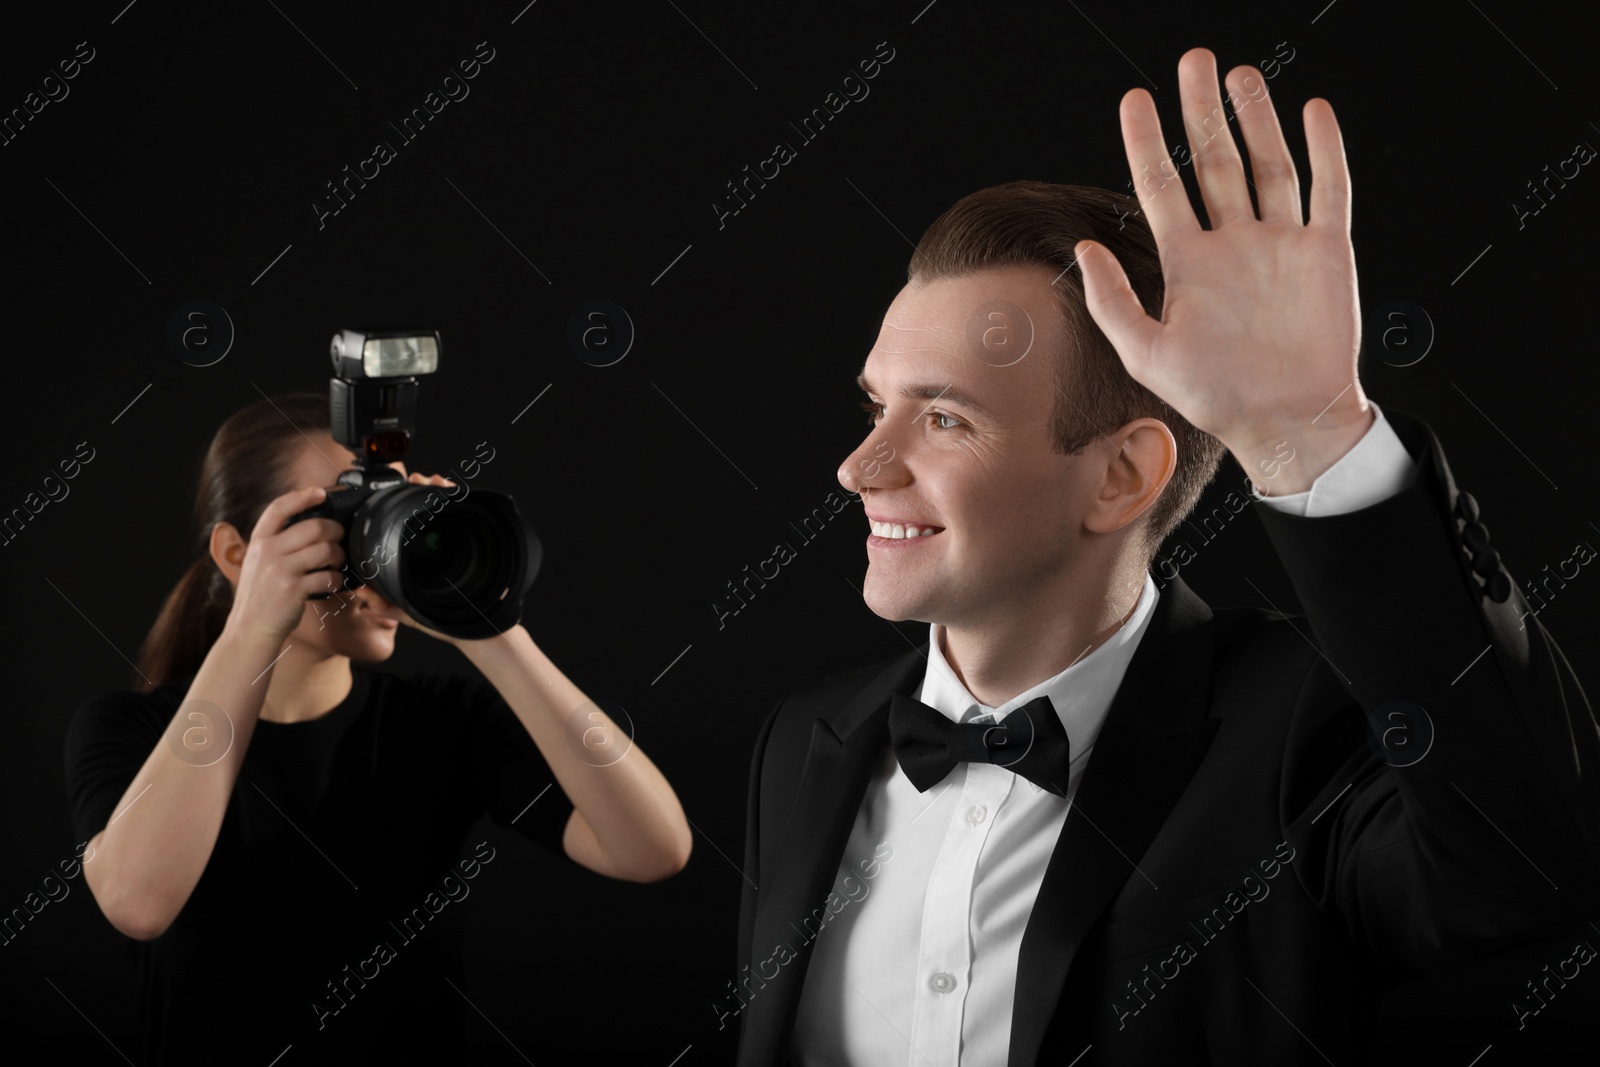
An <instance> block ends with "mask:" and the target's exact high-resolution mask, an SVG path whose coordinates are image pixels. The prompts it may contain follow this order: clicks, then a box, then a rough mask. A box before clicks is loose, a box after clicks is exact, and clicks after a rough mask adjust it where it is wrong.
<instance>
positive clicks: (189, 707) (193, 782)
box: [83, 487, 344, 941]
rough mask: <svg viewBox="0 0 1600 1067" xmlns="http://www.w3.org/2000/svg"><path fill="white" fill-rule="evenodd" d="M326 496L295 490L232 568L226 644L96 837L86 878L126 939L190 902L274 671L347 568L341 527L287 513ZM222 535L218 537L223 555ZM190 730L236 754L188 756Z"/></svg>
mask: <svg viewBox="0 0 1600 1067" xmlns="http://www.w3.org/2000/svg"><path fill="white" fill-rule="evenodd" d="M325 496H326V490H324V489H321V488H318V487H308V488H304V489H296V490H292V491H290V492H287V493H284V494H283V495H282V496H280V497H278V498H277V499H275V500H273V501H272V502H271V503H270V504H268V505H267V506H266V508H264V509H263V510H262V512H261V517H260V518H259V519H258V520H257V522H256V526H255V529H254V531H253V532H252V533H251V536H250V541H249V544H248V547H247V548H245V550H244V552H243V559H242V561H241V562H238V563H235V562H234V561H233V560H232V559H229V560H228V568H229V569H228V572H227V573H229V575H230V577H233V568H234V567H235V566H238V568H239V569H238V572H237V577H236V578H235V579H234V580H235V581H236V582H237V584H236V586H235V589H234V596H233V606H232V608H231V609H230V610H229V614H228V620H227V622H225V623H224V624H223V628H222V633H221V635H220V636H219V637H218V638H217V640H216V641H215V642H214V643H213V644H212V646H211V649H210V651H208V652H207V653H206V658H205V660H204V661H203V662H202V663H201V665H200V669H199V671H197V672H196V673H195V676H194V680H193V681H192V682H190V684H189V690H188V692H187V694H185V696H184V700H183V703H182V704H181V705H179V707H178V711H177V713H176V714H175V715H173V717H172V722H171V723H170V724H168V726H167V729H166V731H165V732H164V733H163V735H162V739H161V740H160V741H158V742H157V743H156V746H155V748H154V749H153V750H151V752H150V755H149V757H147V758H146V759H145V761H144V765H143V766H142V767H140V768H139V773H138V774H136V775H134V778H133V782H132V783H131V784H130V785H129V786H128V788H127V790H126V791H125V792H124V793H123V795H122V799H121V801H119V802H118V804H117V809H116V813H115V814H113V815H112V816H111V819H110V821H108V822H107V823H106V826H105V828H104V829H102V830H101V831H100V832H99V833H97V834H95V835H94V837H93V838H91V839H90V844H91V845H92V846H93V848H94V851H93V852H91V853H89V854H88V857H86V858H85V861H84V867H83V873H84V881H85V882H86V883H87V884H88V886H89V891H90V892H91V893H93V894H94V899H95V903H97V904H99V905H100V910H101V911H102V912H103V913H104V914H105V917H106V918H107V919H108V920H109V921H110V922H111V925H112V926H115V927H116V928H117V929H118V930H120V931H122V932H123V933H124V934H127V935H128V936H129V937H132V938H137V939H138V940H141V941H148V940H151V939H153V938H156V937H160V936H161V934H162V932H163V931H165V930H166V928H167V927H168V926H170V925H172V920H174V919H176V918H177V917H178V913H179V912H180V911H182V910H183V906H184V904H186V903H188V901H189V895H190V894H191V893H193V892H194V887H195V886H196V885H197V884H198V883H199V881H200V875H201V874H202V873H204V871H205V869H206V863H207V862H209V861H210V859H211V850H212V848H213V847H214V846H215V845H216V842H217V833H218V831H220V830H221V828H222V818H223V815H224V814H225V813H226V811H227V807H228V798H229V797H230V796H231V795H232V794H233V786H234V783H235V782H237V781H238V778H239V769H240V767H242V766H243V765H244V755H245V752H246V750H248V749H249V747H250V738H251V737H252V736H253V735H254V734H255V728H256V722H257V720H258V719H259V718H260V715H261V705H262V702H263V701H264V700H265V699H266V693H267V686H268V685H269V684H270V683H271V671H270V670H269V669H270V668H272V665H273V664H274V663H276V662H277V660H278V657H279V656H280V655H281V653H282V651H283V645H284V641H285V640H286V639H287V638H288V635H289V633H290V632H291V631H293V629H294V628H295V626H296V624H297V623H298V622H299V621H300V619H301V617H302V615H303V614H304V611H305V605H306V597H307V596H308V594H311V593H316V592H320V591H321V590H322V589H323V588H324V587H325V585H326V581H327V576H326V575H324V574H321V573H318V572H317V568H321V567H326V566H338V565H339V564H340V563H343V562H344V551H343V549H341V548H340V547H339V538H340V537H341V536H342V535H343V532H344V531H343V529H342V528H341V527H340V526H339V524H338V523H336V522H334V521H332V520H331V519H325V518H313V519H308V520H306V521H304V522H299V523H295V524H292V525H288V526H287V527H286V526H285V524H286V523H287V521H288V518H289V516H291V515H293V514H295V513H297V512H299V511H301V510H303V509H305V508H307V507H309V506H311V505H313V504H316V503H318V502H320V501H321V500H322V499H323V498H324V497H325ZM220 525H222V526H226V524H220ZM230 529H231V528H230ZM225 533H226V531H223V530H221V529H219V530H214V531H213V535H212V536H213V542H212V543H213V548H214V549H215V546H216V544H217V543H218V539H219V538H222V537H223V536H224V534H225ZM235 547H237V546H235ZM230 551H232V550H230ZM197 716H198V717H197ZM193 730H202V731H205V732H206V733H208V734H210V736H211V737H212V738H219V735H220V734H222V733H226V734H228V735H229V736H228V739H227V740H226V741H222V740H220V739H219V740H216V741H214V742H213V743H219V744H222V743H225V744H226V745H227V749H226V751H225V752H224V754H223V755H222V756H221V757H220V758H217V759H215V760H212V758H211V757H210V756H209V754H208V755H207V756H206V757H205V758H204V759H199V760H188V759H185V758H184V756H183V754H184V753H189V752H192V751H193V750H194V746H193V745H186V744H185V743H184V742H185V734H186V733H187V732H189V731H193ZM191 739H192V735H191ZM89 857H92V859H91V858H89Z"/></svg>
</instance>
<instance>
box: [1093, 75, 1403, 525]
mask: <svg viewBox="0 0 1600 1067" xmlns="http://www.w3.org/2000/svg"><path fill="white" fill-rule="evenodd" d="M1226 81H1227V86H1228V92H1229V101H1230V103H1231V104H1232V105H1233V107H1234V113H1235V115H1236V116H1237V118H1238V121H1239V125H1240V127H1241V128H1242V130H1243V132H1244V141H1245V147H1246V148H1247V149H1248V150H1249V152H1250V172H1251V176H1252V177H1253V179H1254V188H1255V191H1256V200H1257V202H1258V206H1257V207H1256V208H1252V206H1251V203H1250V183H1249V182H1248V181H1247V179H1246V177H1245V171H1244V165H1243V160H1242V159H1241V157H1240V154H1239V149H1238V147H1237V146H1236V145H1235V143H1234V140H1233V134H1232V133H1231V132H1230V131H1229V130H1228V116H1227V113H1226V112H1224V111H1223V109H1222V101H1221V97H1220V94H1219V92H1218V87H1217V77H1216V59H1215V57H1214V56H1213V55H1212V54H1211V52H1210V51H1208V50H1206V49H1204V48H1193V49H1190V50H1189V51H1188V52H1186V53H1184V55H1183V57H1182V58H1181V59H1180V60H1179V61H1178V84H1179V92H1180V96H1181V99H1182V109H1183V117H1184V123H1185V126H1186V128H1187V132H1188V134H1189V142H1190V148H1191V152H1192V154H1193V158H1194V168H1195V176H1196V180H1197V181H1198V182H1199V185H1200V192H1201V196H1202V198H1203V202H1204V204H1205V210H1206V215H1207V217H1208V219H1209V222H1210V226H1211V228H1210V229H1209V230H1206V229H1202V228H1201V226H1200V223H1199V221H1198V220H1197V219H1196V218H1195V214H1194V210H1193V209H1192V208H1191V207H1190V204H1189V198H1188V195H1187V192H1186V191H1185V189H1184V187H1183V184H1182V179H1181V178H1180V177H1179V175H1178V172H1177V169H1176V168H1175V167H1174V166H1173V164H1172V160H1171V158H1170V157H1169V156H1168V154H1167V150H1166V147H1165V142H1164V140H1163V137H1162V132H1161V122H1160V119H1159V118H1158V117H1157V115H1156V109H1155V102H1154V100H1152V99H1151V97H1150V94H1149V93H1147V92H1146V91H1145V90H1143V89H1132V90H1130V91H1129V92H1128V93H1127V94H1126V95H1125V96H1123V98H1122V106H1121V118H1122V140H1123V145H1124V147H1125V148H1126V150H1127V156H1128V166H1129V168H1130V170H1131V171H1132V173H1133V183H1134V188H1135V190H1136V192H1137V195H1138V198H1139V203H1140V205H1141V207H1142V208H1143V211H1144V214H1145V216H1146V218H1147V219H1148V220H1149V223H1150V229H1151V231H1152V233H1153V234H1154V236H1155V240H1156V247H1157V249H1158V250H1159V252H1160V256H1161V271H1162V277H1163V280H1164V283H1165V289H1166V296H1165V302H1164V306H1163V308H1162V315H1161V319H1160V320H1159V321H1158V320H1156V319H1154V318H1151V317H1150V316H1149V315H1148V314H1146V313H1145V311H1144V309H1143V308H1142V307H1141V306H1140V305H1139V302H1138V299H1137V298H1136V297H1135V296H1134V293H1133V290H1132V289H1131V288H1130V287H1129V285H1128V279H1127V275H1126V274H1125V273H1124V272H1123V269H1122V266H1121V264H1119V263H1118V262H1117V260H1116V257H1115V256H1113V255H1112V254H1111V253H1110V252H1109V251H1108V250H1107V249H1106V248H1105V247H1104V246H1102V245H1100V244H1098V243H1096V242H1094V241H1081V242H1079V244H1078V247H1077V255H1078V266H1079V268H1080V269H1081V270H1082V271H1083V280H1084V290H1085V294H1086V297H1087V303H1088V308H1089V313H1090V315H1091V316H1092V317H1093V318H1094V320H1095V322H1096V323H1097V324H1099V326H1100V328H1101V329H1102V330H1103V331H1104V332H1105V334H1106V336H1107V337H1108V338H1110V340H1111V343H1112V344H1113V345H1114V346H1115V347H1116V349H1117V352H1118V354H1119V355H1120V356H1121V357H1122V362H1123V366H1125V367H1126V368H1127V370H1128V373H1129V374H1130V375H1132V377H1133V378H1134V380H1136V381H1138V382H1139V383H1140V384H1142V385H1144V386H1145V387H1146V388H1148V389H1149V390H1150V391H1151V392H1153V393H1155V394H1156V395H1157V396H1159V397H1161V399H1163V400H1165V401H1166V402H1167V403H1168V404H1170V405H1171V406H1172V408H1173V409H1174V410H1176V411H1177V412H1178V413H1179V414H1181V415H1182V416H1183V417H1184V418H1186V419H1188V420H1189V421H1190V422H1191V423H1193V424H1194V425H1195V426H1197V427H1199V428H1200V429H1202V430H1205V431H1206V432H1207V433H1210V434H1211V435H1212V436H1214V437H1216V438H1217V439H1218V440H1220V441H1222V442H1223V444H1225V445H1227V447H1228V449H1229V450H1230V451H1231V452H1232V453H1233V454H1234V456H1235V457H1236V458H1237V459H1238V460H1239V463H1240V465H1241V466H1243V467H1244V468H1245V470H1246V471H1247V472H1253V471H1254V470H1255V469H1256V467H1255V463H1256V461H1257V460H1258V459H1261V458H1264V457H1270V456H1273V455H1278V456H1280V457H1281V455H1282V443H1283V442H1287V443H1288V446H1289V447H1290V448H1291V449H1292V450H1293V452H1292V454H1293V455H1295V457H1296V462H1295V463H1293V464H1291V465H1289V466H1288V467H1286V468H1285V469H1284V475H1285V477H1284V479H1283V480H1282V481H1274V483H1273V488H1272V491H1273V493H1274V494H1280V493H1292V492H1299V491H1301V490H1303V489H1307V488H1309V487H1310V485H1311V482H1312V481H1313V480H1314V479H1315V478H1316V476H1317V475H1319V474H1321V473H1322V472H1323V471H1325V470H1327V468H1328V467H1330V466H1332V465H1333V464H1334V462H1336V461H1337V460H1338V459H1339V457H1340V456H1342V455H1344V454H1345V452H1347V451H1349V449H1350V448H1351V447H1352V446H1353V445H1354V444H1355V442H1356V441H1358V440H1360V439H1361V437H1362V435H1363V434H1364V433H1365V432H1366V430H1367V427H1369V426H1370V425H1371V424H1372V421H1373V418H1374V415H1373V413H1372V409H1371V407H1370V406H1369V405H1368V404H1367V401H1366V396H1365V394H1364V393H1363V392H1362V390H1361V384H1360V382H1358V381H1357V380H1356V359H1357V356H1358V354H1359V351H1360V344H1361V323H1360V303H1359V298H1358V296H1357V292H1356V269H1355V253H1354V251H1353V249H1352V248H1351V244H1350V172H1349V168H1348V165H1347V164H1346V161H1345V155H1344V144H1343V141H1342V139H1341V138H1340V135H1339V124H1338V122H1337V121H1336V120H1335V119H1334V116H1333V107H1332V105H1330V104H1329V103H1328V102H1327V101H1326V100H1324V99H1321V98H1320V97H1319V98H1315V99H1312V100H1310V101H1308V102H1307V103H1306V105H1305V109H1304V121H1305V131H1306V144H1307V149H1308V154H1309V156H1310V160H1311V174H1312V180H1311V213H1310V219H1309V221H1305V222H1302V218H1303V214H1302V210H1301V206H1300V183H1299V176H1298V175H1297V174H1296V171H1295V166H1294V161H1293V159H1292V157H1291V156H1290V155H1289V149H1288V146H1287V145H1286V144H1285V143H1284V139H1283V131H1282V129H1281V128H1280V127H1279V125H1278V117H1277V114H1276V112H1275V111H1274V109H1273V106H1272V101H1271V100H1270V99H1269V98H1268V97H1267V92H1266V83H1265V82H1264V81H1263V80H1262V79H1261V77H1260V76H1259V74H1258V73H1257V72H1256V70H1255V68H1253V67H1243V66H1241V67H1235V68H1234V69H1233V70H1231V71H1229V72H1228V76H1227V79H1226Z"/></svg>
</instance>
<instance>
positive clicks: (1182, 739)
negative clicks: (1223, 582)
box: [1008, 579, 1217, 1067]
mask: <svg viewBox="0 0 1600 1067" xmlns="http://www.w3.org/2000/svg"><path fill="white" fill-rule="evenodd" d="M1210 620H1211V610H1210V609H1209V608H1208V607H1206V604H1205V602H1204V601H1203V600H1201V599H1200V598H1199V597H1198V596H1197V595H1195V593H1194V592H1193V591H1192V590H1191V589H1190V588H1189V587H1188V586H1187V585H1185V584H1184V583H1183V582H1182V580H1180V579H1174V580H1173V581H1172V582H1171V584H1170V585H1168V587H1167V588H1166V590H1165V591H1164V592H1163V595H1162V597H1161V599H1160V600H1159V601H1158V602H1157V604H1156V609H1155V612H1154V614H1153V615H1152V616H1151V619H1150V625H1149V628H1148V629H1147V630H1146V632H1145V634H1144V637H1143V638H1142V639H1141V640H1140V642H1139V648H1138V650H1137V651H1135V653H1134V655H1133V659H1132V660H1130V661H1129V663H1128V670H1127V673H1126V674H1125V675H1124V676H1123V680H1122V685H1121V686H1120V687H1119V688H1118V690H1117V695H1116V697H1115V698H1114V699H1113V700H1112V704H1111V710H1110V711H1109V712H1108V713H1107V715H1106V721H1105V724H1104V725H1103V726H1102V727H1101V729H1100V735H1099V737H1098V738H1097V739H1096V741H1095V746H1094V754H1093V755H1092V756H1090V757H1089V766H1088V768H1087V769H1086V770H1085V771H1084V774H1083V780H1082V782H1080V783H1079V786H1078V792H1077V794H1076V795H1075V796H1074V798H1073V803H1072V807H1071V808H1070V809H1069V811H1068V813H1067V821H1066V825H1065V826H1064V827H1063V828H1062V831H1061V836H1060V837H1059V838H1058V839H1057V841H1056V847H1055V850H1054V851H1053V852H1052V853H1051V856H1050V862H1049V865H1048V866H1047V867H1046V869H1045V875H1044V881H1043V883H1042V884H1041V885H1040V887H1039V896H1038V898H1037V899H1036V900H1035V902H1034V906H1033V911H1032V913H1031V914H1030V916H1029V918H1028V926H1027V929H1026V931H1025V932H1024V933H1023V937H1022V948H1021V951H1020V953H1019V955H1018V959H1017V990H1016V996H1015V998H1014V1001H1013V1009H1012V1017H1011V1046H1010V1054H1009V1057H1008V1060H1009V1063H1010V1064H1012V1065H1013V1067H1017V1065H1024V1064H1026V1065H1032V1064H1033V1063H1034V1062H1035V1060H1036V1058H1037V1056H1038V1054H1039V1048H1040V1045H1041V1043H1042V1042H1043V1040H1044V1034H1045V1031H1046V1029H1047V1028H1048V1027H1049V1024H1050V1021H1051V1018H1052V1017H1053V1016H1054V1015H1055V1013H1056V1008H1057V1005H1058V1003H1059V1001H1060V998H1061V990H1062V988H1063V987H1064V986H1065V984H1066V979H1067V971H1068V969H1069V968H1071V966H1072V961H1073V958H1074V956H1075V955H1076V954H1077V951H1078V946H1079V945H1080V944H1082V942H1083V939H1084V936H1085V935H1086V934H1087V933H1088V932H1089V930H1090V928H1091V927H1093V925H1094V924H1095V922H1096V921H1097V920H1098V919H1099V917H1100V915H1101V913H1102V912H1104V911H1105V909H1106V907H1107V905H1109V904H1110V902H1111V900H1112V899H1113V898H1114V897H1115V896H1116V894H1117V892H1118V890H1119V889H1120V888H1121V887H1122V885H1123V884H1124V883H1125V882H1127V880H1128V879H1129V878H1130V877H1135V878H1137V877H1141V876H1140V875H1139V874H1137V873H1135V871H1134V868H1133V864H1134V863H1135V862H1137V861H1138V859H1139V858H1140V857H1142V856H1143V855H1144V852H1145V850H1146V848H1148V846H1149V844H1150V840H1151V839H1152V838H1153V837H1154V836H1155V835H1156V832H1157V831H1158V830H1160V829H1161V826H1162V824H1163V823H1165V822H1166V819H1167V815H1168V813H1169V812H1170V811H1171V810H1172V806H1173V804H1174V803H1175V802H1176V801H1177V799H1178V796H1179V794H1181V793H1182V792H1183V789H1184V787H1185V786H1186V785H1187V784H1188V782H1189V779H1190V778H1191V777H1193V775H1194V772H1195V769H1196V768H1197V767H1198V766H1199V763H1200V760H1201V759H1202V758H1203V757H1204V755H1205V752H1206V748H1207V746H1208V745H1209V744H1210V743H1211V737H1212V735H1213V734H1214V733H1215V732H1216V726H1217V721H1216V720H1214V719H1211V720H1208V719H1207V718H1206V717H1205V716H1206V694H1207V692H1208V690H1209V677H1210V671H1211V628H1210V626H1209V625H1208V623H1209V622H1210Z"/></svg>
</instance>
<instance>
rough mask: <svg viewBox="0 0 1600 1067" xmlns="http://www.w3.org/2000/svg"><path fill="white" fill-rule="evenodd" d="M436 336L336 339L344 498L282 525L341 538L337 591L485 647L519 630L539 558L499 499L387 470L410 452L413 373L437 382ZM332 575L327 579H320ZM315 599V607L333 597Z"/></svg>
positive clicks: (333, 398)
mask: <svg viewBox="0 0 1600 1067" xmlns="http://www.w3.org/2000/svg"><path fill="white" fill-rule="evenodd" d="M440 347H441V344H440V337H439V333H438V331H436V330H435V331H429V330H404V329H387V330H343V331H341V332H340V333H338V334H335V335H334V338H333V343H332V345H331V347H330V354H331V356H332V358H333V365H334V377H333V378H332V379H330V381H329V384H328V402H329V414H330V416H331V419H332V434H333V438H334V440H335V441H338V442H339V443H340V444H342V445H344V446H345V447H346V448H348V449H350V450H351V451H352V452H354V453H355V454H356V457H357V459H356V464H357V465H356V466H355V467H354V468H352V469H350V470H347V471H343V472H341V473H340V475H339V477H338V484H339V485H340V486H341V488H339V489H337V490H332V491H330V492H329V493H328V495H327V498H326V499H324V500H323V501H322V502H321V503H320V504H317V505H315V506H314V507H311V508H307V509H306V510H304V511H302V512H299V513H298V514H296V515H294V516H293V517H292V518H290V519H289V522H291V523H293V522H298V521H300V520H301V519H306V518H311V517H313V516H315V517H320V518H328V519H332V520H334V521H335V522H337V523H339V525H340V526H342V527H344V537H343V539H342V540H341V542H340V546H341V547H342V548H343V549H344V552H345V563H344V565H343V566H342V567H341V568H340V571H341V573H342V575H343V583H342V584H343V588H344V589H346V590H351V589H358V588H360V587H361V586H363V585H371V586H372V587H373V588H374V589H376V590H377V591H378V592H379V593H381V594H382V595H383V597H384V598H385V599H386V600H388V601H390V602H391V603H393V604H395V605H397V606H398V607H400V608H401V609H403V610H404V611H406V612H407V613H408V614H409V615H410V616H411V617H412V618H414V619H416V620H417V622H419V623H421V624H422V625H424V626H427V627H430V628H431V629H434V630H438V631H439V632H441V633H444V634H448V635H450V636H452V637H460V638H467V639H478V638H484V637H493V636H495V635H496V634H499V633H503V632H504V631H505V630H507V629H509V628H510V627H512V626H515V625H516V624H517V623H518V622H519V621H520V619H521V615H522V602H523V598H524V597H525V596H526V594H527V592H528V589H529V587H531V586H532V584H533V580H534V578H535V577H536V576H537V574H538V571H539V564H540V562H541V557H542V550H541V547H540V544H539V539H538V537H537V536H536V535H535V534H534V532H533V527H532V526H531V525H529V524H528V522H527V520H526V519H525V518H524V517H523V516H522V514H521V513H520V512H519V511H518V510H517V506H516V502H515V501H514V500H513V499H512V498H511V497H510V496H509V495H507V494H505V493H496V492H491V491H489V490H485V489H473V488H472V487H470V486H468V485H466V484H465V483H464V482H459V483H458V484H457V485H455V486H431V485H412V484H410V483H408V482H407V481H406V480H405V478H404V477H403V476H402V475H401V474H400V472H399V471H397V470H395V469H394V468H393V467H390V466H389V464H390V463H392V462H394V461H395V460H398V459H402V458H404V457H405V455H406V454H407V453H408V452H409V450H410V442H411V437H412V435H413V432H414V431H415V427H416V401H417V393H418V383H417V379H416V377H415V376H414V375H415V374H429V373H433V371H434V370H436V369H437V367H438V355H439V349H440ZM328 569H329V570H331V568H328ZM329 590H330V591H329V592H328V593H325V594H313V597H314V598H315V599H326V598H327V597H329V596H333V595H334V594H335V592H337V590H336V589H334V579H333V577H332V575H331V574H330V576H329Z"/></svg>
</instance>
